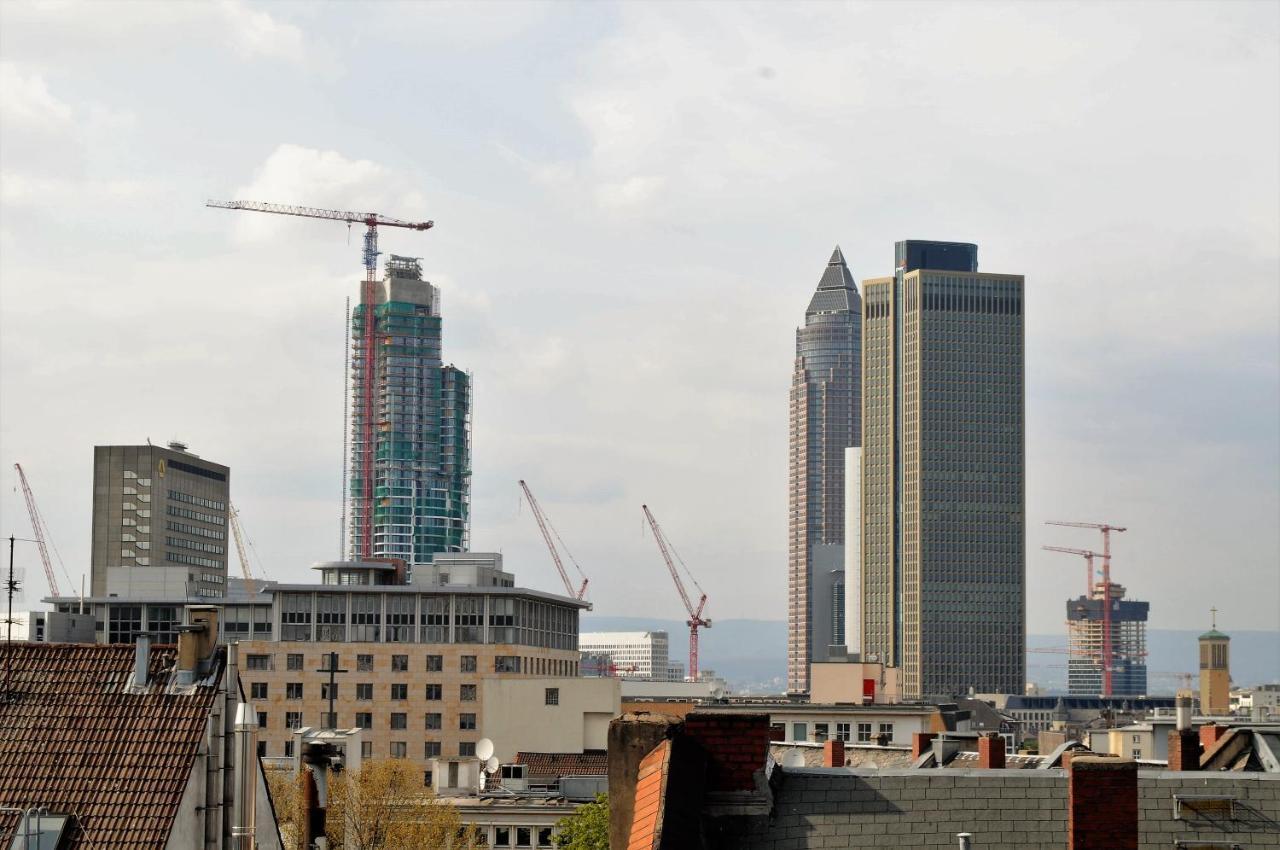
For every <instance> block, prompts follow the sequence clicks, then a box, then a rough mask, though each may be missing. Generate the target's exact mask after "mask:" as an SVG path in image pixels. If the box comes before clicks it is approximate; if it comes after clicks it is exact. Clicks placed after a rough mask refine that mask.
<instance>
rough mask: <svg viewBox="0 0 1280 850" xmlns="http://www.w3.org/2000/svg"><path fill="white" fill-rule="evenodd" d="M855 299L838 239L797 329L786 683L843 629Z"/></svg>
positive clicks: (805, 670)
mask: <svg viewBox="0 0 1280 850" xmlns="http://www.w3.org/2000/svg"><path fill="white" fill-rule="evenodd" d="M861 358H862V304H861V301H860V300H859V297H858V288H857V286H856V285H855V284H854V282H853V275H851V274H849V268H848V266H846V265H845V261H844V255H843V254H842V253H840V248H839V246H837V247H836V249H835V251H834V252H833V253H832V254H831V260H830V261H829V262H828V263H827V268H826V271H824V272H823V274H822V278H821V280H819V281H818V289H817V291H816V292H814V293H813V298H811V299H810V301H809V307H808V309H807V310H805V313H804V327H802V328H798V329H797V330H796V360H795V369H794V371H793V372H792V378H791V453H790V463H789V467H790V481H789V498H788V509H789V522H788V537H787V561H788V581H787V593H788V608H787V690H788V691H789V692H791V693H806V692H807V691H808V690H809V664H810V662H813V661H825V660H826V658H827V647H828V646H829V645H830V644H832V643H843V639H844V635H843V634H841V632H842V631H843V628H842V625H843V623H844V531H845V523H844V499H845V492H844V489H845V488H844V472H845V449H846V448H848V447H850V446H857V445H860V442H861V436H862V431H861V427H860V425H861V406H860V404H861V403H860V398H861V384H860V381H861V372H860V363H861Z"/></svg>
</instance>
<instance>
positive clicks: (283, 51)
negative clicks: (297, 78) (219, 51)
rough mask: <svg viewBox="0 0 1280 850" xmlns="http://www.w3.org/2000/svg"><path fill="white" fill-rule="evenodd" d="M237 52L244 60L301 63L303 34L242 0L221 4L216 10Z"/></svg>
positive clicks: (225, 0)
mask: <svg viewBox="0 0 1280 850" xmlns="http://www.w3.org/2000/svg"><path fill="white" fill-rule="evenodd" d="M216 8H217V10H218V13H219V14H220V15H221V17H222V19H223V20H224V21H225V23H226V25H227V28H228V30H229V32H230V34H231V38H232V41H233V43H234V44H235V46H236V48H237V49H238V50H239V51H240V52H241V53H242V54H244V55H246V56H265V57H269V58H273V59H285V60H288V61H290V62H301V61H303V59H304V58H306V50H305V42H304V39H303V35H302V30H300V29H298V28H297V27H296V26H294V25H293V24H288V23H284V22H281V21H279V20H277V19H275V18H274V17H272V16H271V15H270V14H268V13H267V12H264V11H261V10H255V9H252V8H250V7H249V6H248V5H246V4H245V3H243V2H241V0H222V2H220V3H218V4H217V6H216Z"/></svg>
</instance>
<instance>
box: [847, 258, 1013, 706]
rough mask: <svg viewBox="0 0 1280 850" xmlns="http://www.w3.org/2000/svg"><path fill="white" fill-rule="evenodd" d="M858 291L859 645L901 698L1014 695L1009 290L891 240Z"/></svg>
mask: <svg viewBox="0 0 1280 850" xmlns="http://www.w3.org/2000/svg"><path fill="white" fill-rule="evenodd" d="M896 260H897V262H896V271H895V274H894V276H893V277H888V278H878V279H874V280H868V281H864V283H863V359H862V365H863V410H862V423H863V434H864V439H863V446H862V448H863V454H862V510H863V516H862V540H861V545H862V587H861V592H862V612H863V626H862V639H861V646H862V650H863V652H864V653H875V654H876V656H877V657H878V658H879V659H880V660H881V661H883V662H884V663H885V664H887V665H889V666H893V667H900V668H901V669H902V687H903V698H904V699H919V698H923V697H949V696H953V695H957V694H964V693H967V692H968V691H969V689H970V688H975V689H976V690H977V691H979V692H998V693H1021V692H1022V689H1023V685H1024V683H1025V665H1026V662H1025V656H1024V650H1025V646H1026V615H1025V610H1026V580H1025V576H1026V562H1025V556H1024V548H1025V519H1024V504H1025V487H1024V469H1025V450H1024V418H1023V409H1024V384H1023V372H1024V369H1023V310H1022V305H1023V300H1022V295H1023V278H1022V277H1021V276H1019V275H1004V274H983V273H979V272H978V249H977V246H976V245H971V244H964V243H955V242H921V241H906V242H899V243H897V246H896Z"/></svg>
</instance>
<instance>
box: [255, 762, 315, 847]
mask: <svg viewBox="0 0 1280 850" xmlns="http://www.w3.org/2000/svg"><path fill="white" fill-rule="evenodd" d="M264 773H265V774H266V776H267V790H268V791H269V792H270V794H271V805H272V807H273V808H274V809H275V812H276V823H277V824H279V826H280V834H281V836H283V838H284V846H285V847H292V846H294V845H295V844H296V843H297V841H298V838H297V836H298V834H299V830H300V829H301V828H302V821H303V818H305V817H306V812H304V811H303V809H302V776H301V774H297V773H294V772H293V771H292V770H283V769H279V768H271V769H268V770H266V771H264Z"/></svg>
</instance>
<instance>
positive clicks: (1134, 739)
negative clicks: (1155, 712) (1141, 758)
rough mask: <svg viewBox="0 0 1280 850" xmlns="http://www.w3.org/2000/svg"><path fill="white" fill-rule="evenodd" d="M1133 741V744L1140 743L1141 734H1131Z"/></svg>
mask: <svg viewBox="0 0 1280 850" xmlns="http://www.w3.org/2000/svg"><path fill="white" fill-rule="evenodd" d="M1133 742H1134V743H1135V744H1141V743H1142V736H1141V735H1134V736H1133Z"/></svg>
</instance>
